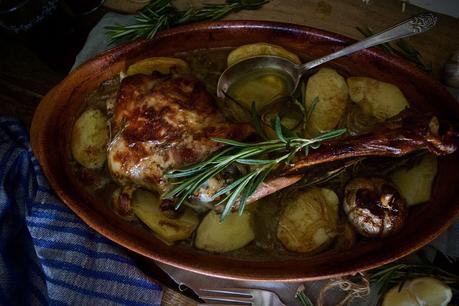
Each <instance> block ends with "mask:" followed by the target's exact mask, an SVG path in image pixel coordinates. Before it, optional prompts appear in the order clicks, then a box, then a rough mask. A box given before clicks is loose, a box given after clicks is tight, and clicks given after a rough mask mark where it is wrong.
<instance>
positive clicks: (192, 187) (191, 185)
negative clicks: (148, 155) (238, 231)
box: [163, 116, 346, 220]
mask: <svg viewBox="0 0 459 306" xmlns="http://www.w3.org/2000/svg"><path fill="white" fill-rule="evenodd" d="M274 130H275V132H276V136H277V139H274V140H266V141H262V142H257V143H243V142H239V141H235V140H230V139H223V138H212V140H213V141H215V142H219V143H222V144H225V145H226V146H225V147H224V148H223V149H222V150H221V151H219V152H217V153H215V154H213V155H212V156H210V157H209V158H208V159H206V160H205V161H202V162H200V163H197V164H194V165H191V166H189V167H186V168H183V169H179V170H172V171H170V172H168V173H167V174H166V177H167V178H168V179H169V180H170V181H171V183H172V184H173V187H172V189H171V190H170V191H168V192H167V193H166V194H165V195H164V196H163V198H164V199H177V202H176V208H178V207H180V206H181V205H182V203H183V202H184V201H185V200H187V199H188V198H189V197H190V196H192V195H193V193H194V192H196V190H198V189H199V187H201V185H203V184H204V183H205V182H206V181H207V180H209V179H210V178H212V177H214V176H216V175H218V174H219V173H222V172H223V171H225V169H227V168H228V167H229V166H232V165H234V164H241V165H248V166H250V167H251V168H250V170H249V171H248V173H246V174H245V175H243V176H242V177H241V178H239V179H237V180H235V181H234V182H232V183H231V184H229V185H227V186H225V187H223V188H221V189H220V190H219V191H217V192H216V193H215V194H214V195H213V197H212V199H214V200H217V199H218V198H219V197H221V196H223V199H221V200H219V201H218V202H217V203H216V204H215V205H216V206H217V205H222V204H224V205H225V207H224V209H223V212H222V214H221V219H222V220H223V219H224V218H225V217H226V216H227V215H228V214H229V213H230V212H231V210H232V208H233V207H234V205H235V204H236V203H237V202H238V201H239V213H240V214H241V213H242V212H243V211H244V207H245V204H246V201H247V199H248V198H249V197H250V195H251V194H252V193H253V192H254V191H255V190H256V188H257V187H258V186H259V185H260V184H261V183H262V182H263V181H264V180H265V179H266V177H267V176H268V175H269V174H270V173H271V171H272V170H274V169H275V168H276V167H277V166H278V165H280V164H289V163H290V162H291V161H292V159H293V158H294V157H295V156H296V155H297V153H299V152H303V153H304V154H305V155H307V154H308V152H309V150H310V149H317V148H318V147H319V146H320V144H321V142H323V141H325V140H329V139H332V138H336V137H339V136H341V135H343V134H344V133H345V132H346V129H336V130H333V131H330V132H327V133H324V134H321V135H319V136H316V137H314V138H311V139H306V138H301V137H296V136H294V137H289V136H286V135H285V134H284V133H283V131H282V125H281V122H280V118H279V117H278V116H277V117H276V119H275V124H274ZM273 154H275V156H272V155H273ZM267 155H269V156H270V157H269V158H266V156H267Z"/></svg>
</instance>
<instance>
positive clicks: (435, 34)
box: [0, 0, 459, 305]
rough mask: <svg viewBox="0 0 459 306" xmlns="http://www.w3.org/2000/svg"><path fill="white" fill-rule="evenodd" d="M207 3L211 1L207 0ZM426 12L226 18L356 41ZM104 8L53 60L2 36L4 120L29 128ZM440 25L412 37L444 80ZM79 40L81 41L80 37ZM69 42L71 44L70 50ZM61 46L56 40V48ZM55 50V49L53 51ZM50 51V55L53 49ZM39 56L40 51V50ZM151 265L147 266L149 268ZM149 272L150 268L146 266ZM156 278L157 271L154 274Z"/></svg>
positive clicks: (451, 28)
mask: <svg viewBox="0 0 459 306" xmlns="http://www.w3.org/2000/svg"><path fill="white" fill-rule="evenodd" d="M202 2H204V1H198V0H177V1H176V2H175V3H176V4H177V5H178V6H182V7H183V6H187V5H190V4H191V5H198V4H200V3H202ZM207 2H208V1H207ZM423 11H424V10H423V9H420V8H418V7H414V6H412V5H409V4H407V6H406V9H405V11H404V12H402V6H401V2H400V1H399V0H372V1H370V2H369V4H365V3H363V1H361V0H326V1H322V0H318V1H316V0H314V1H312V0H272V1H271V2H270V3H268V4H266V5H265V6H264V7H263V8H261V9H259V10H254V11H241V12H238V13H235V14H232V15H230V16H228V17H226V19H254V20H272V21H282V22H290V23H297V24H302V25H307V26H311V27H315V28H320V29H323V30H327V31H331V32H336V33H340V34H343V35H346V36H349V37H352V38H355V39H361V38H362V35H361V34H360V33H359V32H358V31H357V30H356V27H357V26H360V27H370V28H371V29H372V30H373V31H380V30H382V29H384V28H387V27H388V26H391V25H393V24H396V23H397V22H399V21H401V20H403V19H406V18H408V17H410V16H412V15H414V14H417V13H420V12H423ZM104 12H105V10H99V12H96V13H94V14H92V16H89V17H85V18H86V19H85V20H83V21H81V20H78V22H77V25H76V26H75V27H76V29H75V27H74V28H73V35H74V36H70V37H65V38H64V43H62V46H61V49H59V53H57V52H55V54H56V55H54V57H50V56H49V54H48V56H46V53H45V55H43V52H42V54H37V51H36V50H35V48H34V47H33V46H32V47H30V44H27V40H24V39H23V38H18V37H14V36H12V35H1V36H0V46H1V47H0V116H4V115H6V116H14V117H17V118H19V119H21V120H22V121H23V122H24V124H25V125H26V126H30V122H31V119H32V116H33V112H34V110H35V108H36V106H37V104H38V103H39V101H40V98H41V96H43V95H44V94H46V92H47V91H48V90H49V89H50V88H52V87H53V86H54V85H56V84H57V83H58V82H59V81H60V80H61V79H62V78H63V77H64V76H65V74H66V72H67V71H68V70H69V69H70V67H71V64H72V62H73V58H74V56H75V54H76V52H77V51H78V50H79V49H81V47H82V46H83V44H84V38H85V36H86V35H87V33H88V31H89V29H90V28H91V27H92V26H93V25H94V24H95V23H96V22H97V20H98V19H99V18H100V17H101V16H102V15H103V13H104ZM439 17H440V18H439V23H438V25H437V26H436V27H435V28H434V29H433V30H431V31H430V32H427V33H425V34H423V35H419V36H416V37H413V38H411V39H410V42H411V43H412V45H413V46H414V47H415V48H416V49H417V50H418V51H420V53H421V54H422V56H423V58H424V59H425V60H426V62H427V63H431V64H432V67H433V74H434V76H435V77H437V78H440V76H441V71H442V67H443V64H444V62H445V61H446V60H447V58H448V57H449V56H450V55H451V54H452V53H453V52H454V51H456V50H459V35H457V31H458V30H459V19H456V18H452V17H448V16H445V15H439ZM75 37H78V39H75ZM65 39H67V40H68V42H71V44H70V46H69V45H68V44H67V43H65ZM55 45H57V42H56V44H55ZM53 50H54V49H53ZM53 50H51V49H50V52H51V51H53ZM38 53H39V52H38ZM147 266H148V265H147ZM146 269H147V270H148V267H147V268H146ZM152 274H153V275H152V276H153V277H154V273H152ZM195 304H196V302H195V301H193V300H192V299H189V298H188V297H185V296H183V295H180V294H177V293H176V292H175V291H173V290H169V289H168V290H166V291H165V296H164V299H163V305H195Z"/></svg>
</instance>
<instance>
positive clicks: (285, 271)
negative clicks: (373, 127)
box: [31, 21, 459, 281]
mask: <svg viewBox="0 0 459 306" xmlns="http://www.w3.org/2000/svg"><path fill="white" fill-rule="evenodd" d="M256 42H268V43H272V44H276V45H280V46H283V47H284V48H286V49H288V50H289V51H291V52H294V53H296V54H298V55H299V56H300V57H301V58H302V59H303V61H304V60H307V59H311V58H318V57H321V56H323V55H326V54H328V53H332V52H334V51H336V50H338V49H340V48H342V47H343V46H345V45H347V44H350V43H352V40H351V39H348V38H346V37H343V36H341V35H338V34H334V33H329V32H326V31H322V30H317V29H314V28H309V27H304V26H299V25H292V24H285V23H273V22H265V21H223V22H209V23H200V24H194V25H189V26H183V27H178V28H174V29H171V30H168V31H164V32H161V33H159V34H158V35H157V36H156V37H155V38H154V39H152V40H147V41H145V40H141V41H135V42H132V43H129V44H125V45H122V46H120V47H117V48H114V49H112V50H110V51H108V52H106V53H103V54H101V55H99V56H97V57H95V58H93V59H91V60H89V61H88V62H86V63H85V64H83V65H81V66H80V67H78V68H77V69H76V70H74V71H73V72H72V73H70V74H69V75H68V76H67V77H66V78H65V79H64V80H63V81H62V82H61V83H60V84H59V85H58V86H56V87H55V88H53V89H52V90H51V91H50V92H49V93H48V94H47V95H46V96H45V98H44V99H43V100H42V101H41V103H40V105H39V106H38V109H37V111H36V113H35V116H34V118H33V122H32V128H31V140H32V147H33V151H34V153H35V155H36V156H37V158H38V160H39V162H40V164H41V166H42V168H43V170H44V173H45V175H46V177H47V178H48V180H49V182H50V184H51V186H52V188H53V189H54V190H55V192H56V193H57V194H58V196H59V197H60V198H61V199H62V200H63V201H64V202H65V203H66V204H67V205H68V207H70V209H71V210H73V211H74V212H75V213H76V214H77V215H78V216H79V217H80V218H81V219H82V220H83V221H84V222H86V223H87V224H88V225H89V226H90V227H92V228H93V229H94V230H96V231H97V232H99V233H100V234H102V235H103V236H105V237H107V238H109V239H111V240H113V241H115V242H116V243H118V244H120V245H122V246H124V247H126V248H128V249H130V250H132V251H134V252H137V253H139V254H142V255H144V256H146V257H149V258H151V259H154V260H157V261H159V262H162V263H165V264H170V265H173V266H176V267H179V268H183V269H186V270H189V271H193V272H198V273H203V274H207V275H213V276H219V277H224V278H232V279H242V280H259V281H300V280H301V281H304V280H313V279H320V278H328V277H332V276H338V275H344V274H350V273H354V272H357V271H362V270H367V269H370V268H373V267H376V266H379V265H382V264H385V263H388V262H391V261H394V260H396V259H399V258H401V257H403V256H405V255H407V254H409V253H411V252H413V251H415V250H417V249H419V248H421V247H422V246H424V245H426V244H427V243H429V242H430V241H432V240H433V239H435V238H436V237H437V236H438V235H440V234H441V233H442V232H443V231H444V230H446V229H447V228H448V226H449V225H451V224H452V223H453V222H454V220H455V219H456V217H457V216H458V215H459V189H458V188H456V186H459V158H458V152H456V153H454V154H451V155H446V156H442V157H440V158H439V159H438V172H437V176H436V178H435V181H434V183H433V189H432V195H431V200H430V202H428V203H426V204H423V205H418V206H415V207H413V208H411V209H410V212H409V216H408V220H407V222H406V224H405V226H404V227H403V228H402V229H401V230H400V232H398V233H397V235H393V236H390V237H386V238H384V239H368V240H364V241H362V242H358V243H357V244H356V245H354V246H353V247H352V248H350V249H348V250H344V251H341V252H324V253H319V254H316V255H308V256H304V257H302V256H297V257H294V258H290V257H289V258H285V259H278V258H277V259H270V258H266V259H263V258H261V259H257V260H250V259H248V258H237V257H234V256H225V255H224V254H223V255H217V254H212V253H208V252H203V251H200V250H197V249H194V248H191V247H188V246H185V245H181V244H176V245H172V246H170V245H167V244H165V243H163V242H162V241H161V240H159V239H157V238H156V237H155V236H154V235H152V234H151V232H150V231H148V230H147V229H145V228H143V227H139V226H133V225H132V224H131V223H129V222H125V221H124V220H122V219H120V218H119V217H118V216H117V215H115V214H114V213H113V212H112V211H111V210H110V209H109V208H108V206H107V204H106V203H103V201H102V200H101V198H100V197H99V196H98V195H97V194H92V193H89V192H88V191H87V190H86V189H85V188H84V186H82V184H81V183H80V181H79V180H78V179H77V178H76V177H75V175H74V173H73V172H72V168H71V162H72V161H71V159H72V155H71V150H70V145H69V143H70V138H71V134H72V127H73V124H74V122H75V120H76V118H77V116H78V114H79V112H80V111H81V108H82V105H83V103H84V102H85V99H86V97H87V96H88V94H89V93H91V92H92V91H94V90H95V89H96V88H97V87H98V86H99V85H100V84H101V83H102V82H103V81H105V80H107V79H110V78H112V77H113V76H115V75H117V74H119V73H120V71H123V70H124V69H126V67H127V66H128V65H130V64H132V63H133V62H136V61H138V60H141V59H144V58H148V57H152V56H174V55H176V54H179V53H183V52H188V51H192V50H214V49H218V48H234V47H237V46H240V45H244V44H249V43H256ZM328 66H330V67H335V68H336V69H337V70H339V71H341V72H343V73H345V74H347V75H350V76H368V77H372V78H375V79H378V80H381V81H385V82H390V83H392V84H396V85H397V86H398V87H399V88H400V89H401V91H402V92H403V94H404V95H405V96H406V98H407V100H409V101H410V103H411V104H412V105H413V106H415V107H416V108H417V109H419V110H421V112H432V113H434V114H435V115H437V116H438V117H441V118H447V119H449V120H450V121H453V122H457V120H458V119H457V118H459V104H458V103H457V101H455V99H454V98H453V97H452V96H451V95H450V94H449V93H448V92H447V90H446V89H445V88H444V87H443V86H442V85H441V84H440V83H439V82H437V81H436V80H434V79H433V78H432V77H431V76H429V75H427V74H426V73H424V72H422V71H420V70H419V69H417V68H416V67H414V66H413V65H412V64H410V63H407V62H405V61H403V60H401V59H399V58H396V57H394V56H391V55H388V54H386V53H384V52H382V51H380V50H378V49H369V50H364V51H362V52H358V53H357V54H354V55H352V56H349V57H346V58H341V59H338V60H336V61H334V62H332V63H330V64H329V65H328Z"/></svg>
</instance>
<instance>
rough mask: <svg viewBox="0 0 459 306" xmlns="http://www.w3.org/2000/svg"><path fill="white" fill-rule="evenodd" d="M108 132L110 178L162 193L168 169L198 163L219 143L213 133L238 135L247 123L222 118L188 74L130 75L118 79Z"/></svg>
mask: <svg viewBox="0 0 459 306" xmlns="http://www.w3.org/2000/svg"><path fill="white" fill-rule="evenodd" d="M112 133H113V135H115V136H114V138H113V140H112V142H111V143H110V145H109V148H108V166H109V169H110V171H111V174H112V176H113V178H114V179H115V180H116V181H117V182H119V183H120V184H123V185H126V184H135V185H139V186H143V187H145V188H148V189H150V190H155V191H158V192H160V193H163V192H165V191H167V189H168V188H169V184H168V183H167V179H166V178H165V173H166V172H167V171H169V170H171V169H179V168H182V167H184V166H186V165H190V164H194V163H197V162H199V161H201V160H203V159H205V158H206V157H208V156H209V155H211V154H212V153H213V152H215V151H216V150H218V149H219V148H220V147H221V144H219V143H216V142H214V141H212V140H211V138H212V137H221V138H230V139H238V140H242V139H244V138H246V137H247V136H248V135H250V134H251V133H252V128H251V127H250V126H249V125H247V124H231V123H228V122H227V121H225V119H224V118H223V117H222V115H220V114H219V113H218V112H217V109H216V107H215V106H214V102H213V100H212V97H211V96H210V95H209V94H208V93H207V91H206V89H205V87H204V85H203V84H202V83H201V82H200V81H199V80H197V79H196V78H195V77H193V76H191V75H177V76H172V77H164V76H158V75H152V76H147V75H134V76H129V77H127V78H125V79H123V81H122V83H121V87H120V90H119V93H118V98H117V101H116V105H115V109H114V115H113V120H112Z"/></svg>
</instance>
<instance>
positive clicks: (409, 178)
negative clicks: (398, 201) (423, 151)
mask: <svg viewBox="0 0 459 306" xmlns="http://www.w3.org/2000/svg"><path fill="white" fill-rule="evenodd" d="M436 174H437V157H436V156H435V155H431V154H427V155H425V156H424V157H423V158H422V160H421V162H420V163H419V164H417V165H415V166H413V167H412V168H409V169H407V168H402V169H399V170H396V171H395V172H394V173H392V174H391V179H392V181H393V182H394V183H395V185H397V187H398V190H399V191H400V194H401V195H402V196H403V197H404V198H405V199H406V202H407V204H408V205H409V206H410V205H416V204H419V203H423V202H427V201H429V200H430V195H431V193H432V183H433V180H434V178H435V175H436Z"/></svg>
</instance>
